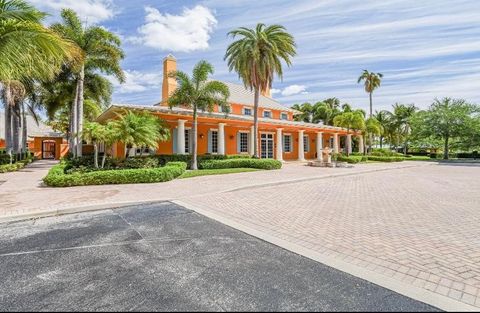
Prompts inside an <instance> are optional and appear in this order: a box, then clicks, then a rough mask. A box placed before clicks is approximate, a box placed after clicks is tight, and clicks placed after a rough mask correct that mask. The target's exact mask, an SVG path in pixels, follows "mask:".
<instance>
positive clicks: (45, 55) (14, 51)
mask: <svg viewBox="0 0 480 313" xmlns="http://www.w3.org/2000/svg"><path fill="white" fill-rule="evenodd" d="M45 16H46V14H45V13H43V12H40V11H38V10H37V9H35V8H34V7H33V6H31V5H30V4H28V3H27V2H26V1H23V0H0V55H1V62H0V87H1V89H2V94H3V97H2V99H3V102H4V107H5V126H6V127H5V133H6V134H5V139H6V143H7V151H8V152H9V154H11V153H12V150H13V148H14V147H13V146H12V145H13V144H14V143H15V145H16V147H15V148H18V146H20V145H19V144H17V143H18V135H17V133H19V131H18V129H19V127H18V125H20V122H19V121H20V115H21V114H20V111H21V110H20V109H19V106H21V104H22V102H23V99H22V98H23V97H24V92H23V95H22V96H21V97H19V94H18V93H17V94H15V92H17V91H18V90H19V89H18V88H16V87H15V86H17V87H19V86H21V85H23V84H29V83H31V82H32V81H34V80H44V79H50V78H52V77H54V75H55V74H57V73H58V72H59V71H60V69H61V65H62V64H63V63H65V62H70V63H75V62H76V61H78V60H79V59H80V58H81V53H80V51H79V49H77V48H76V46H75V45H74V44H73V43H72V42H70V41H68V40H64V39H62V38H61V37H60V36H58V35H57V34H55V33H54V32H52V31H51V30H49V29H47V28H45V27H44V26H43V25H42V24H41V22H42V20H43V19H44V17H45ZM12 86H13V87H12ZM12 92H13V93H14V94H11V93H12ZM15 103H17V104H15ZM15 106H17V107H15ZM12 122H13V123H14V124H15V129H14V130H13V132H14V134H12ZM12 136H13V137H12ZM16 150H18V149H16Z"/></svg>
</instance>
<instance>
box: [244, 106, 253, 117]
mask: <svg viewBox="0 0 480 313" xmlns="http://www.w3.org/2000/svg"><path fill="white" fill-rule="evenodd" d="M246 110H249V111H250V114H246V113H245V111H246ZM242 113H243V115H246V116H252V115H253V109H252V108H248V107H243V109H242Z"/></svg>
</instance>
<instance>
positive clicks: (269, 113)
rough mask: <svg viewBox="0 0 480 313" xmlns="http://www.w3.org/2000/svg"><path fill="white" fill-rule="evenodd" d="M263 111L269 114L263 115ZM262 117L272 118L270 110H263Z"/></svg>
mask: <svg viewBox="0 0 480 313" xmlns="http://www.w3.org/2000/svg"><path fill="white" fill-rule="evenodd" d="M265 113H268V115H270V116H265ZM262 117H263V118H272V117H273V114H272V110H263V112H262Z"/></svg>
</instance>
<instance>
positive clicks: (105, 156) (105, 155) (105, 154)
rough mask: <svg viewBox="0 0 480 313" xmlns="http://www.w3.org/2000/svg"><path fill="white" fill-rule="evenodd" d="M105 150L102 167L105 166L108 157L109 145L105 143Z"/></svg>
mask: <svg viewBox="0 0 480 313" xmlns="http://www.w3.org/2000/svg"><path fill="white" fill-rule="evenodd" d="M104 146H105V150H104V151H103V157H102V168H105V161H106V159H107V146H106V145H105V144H104Z"/></svg>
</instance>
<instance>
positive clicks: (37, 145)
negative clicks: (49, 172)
mask: <svg viewBox="0 0 480 313" xmlns="http://www.w3.org/2000/svg"><path fill="white" fill-rule="evenodd" d="M45 140H51V141H54V142H55V159H56V160H59V159H60V158H61V157H63V156H65V154H66V153H67V152H66V151H65V145H66V143H64V139H63V138H57V137H35V138H34V140H33V148H32V152H33V153H34V154H35V157H37V158H38V159H41V158H42V145H43V142H44V141H45ZM66 147H67V151H68V145H66Z"/></svg>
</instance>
